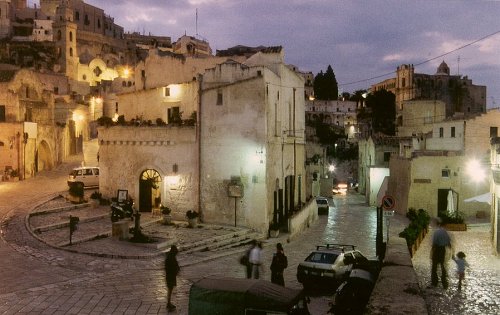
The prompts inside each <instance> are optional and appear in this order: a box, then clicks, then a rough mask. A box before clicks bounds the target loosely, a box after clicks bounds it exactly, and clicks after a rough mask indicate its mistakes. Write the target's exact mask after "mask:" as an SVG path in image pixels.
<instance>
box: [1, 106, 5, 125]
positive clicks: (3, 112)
mask: <svg viewBox="0 0 500 315" xmlns="http://www.w3.org/2000/svg"><path fill="white" fill-rule="evenodd" d="M0 121H5V105H0Z"/></svg>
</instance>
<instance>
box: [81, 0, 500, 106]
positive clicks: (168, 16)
mask: <svg viewBox="0 0 500 315" xmlns="http://www.w3.org/2000/svg"><path fill="white" fill-rule="evenodd" d="M85 2H87V3H90V4H92V5H95V6H97V7H100V8H103V9H104V10H105V12H106V14H109V15H111V16H113V17H114V18H115V22H116V23H117V24H119V25H121V26H123V27H124V28H125V31H128V32H132V31H137V32H140V33H143V32H145V33H146V34H148V33H151V34H153V35H163V36H170V37H171V38H172V41H175V40H177V39H178V38H179V37H180V36H182V35H184V34H185V33H186V34H187V35H196V34H198V35H199V36H201V37H202V38H204V39H206V40H208V42H209V43H210V46H211V47H212V50H213V51H214V52H215V50H216V49H226V48H229V47H232V46H235V45H247V46H259V45H266V46H274V45H281V46H283V47H284V49H285V62H287V63H290V64H294V65H296V66H298V67H299V68H300V69H301V70H303V71H312V72H313V73H314V74H316V73H318V72H319V71H321V70H323V71H325V70H326V68H327V66H328V65H331V66H332V68H333V70H334V72H335V75H336V78H337V81H338V82H339V84H340V88H341V90H342V91H345V92H353V91H355V90H358V89H364V88H368V87H369V86H370V85H371V84H373V83H376V82H378V81H381V80H384V79H387V78H390V77H393V76H394V71H395V70H396V67H397V66H398V65H401V64H414V65H416V67H415V68H416V72H418V73H427V74H434V73H435V71H436V68H437V66H438V65H439V64H440V63H441V62H442V61H443V60H444V61H445V62H446V63H447V64H448V66H449V67H450V71H451V74H461V75H467V76H468V77H469V78H470V79H472V81H473V83H474V84H477V85H486V86H487V105H488V107H500V18H499V16H500V1H482V0H453V1H452V0H418V1H407V0H342V1H341V0H308V1H304V0H85ZM196 11H197V12H198V23H196ZM497 32H498V33H497ZM491 34H494V35H492V36H489V37H487V36H488V35H491ZM483 37H487V38H485V39H483V40H480V41H478V42H476V43H473V42H475V41H477V40H479V39H481V38H483ZM470 43H472V44H470ZM468 44H470V45H468ZM464 45H467V46H466V47H465V48H462V49H459V50H457V51H455V52H452V53H450V54H448V55H446V56H442V57H439V56H441V55H443V54H445V53H447V52H451V51H453V50H455V49H457V48H460V47H462V46H464ZM433 58H435V59H434V60H431V61H429V62H426V61H428V60H430V59H433ZM375 77H377V78H376V79H371V78H375ZM353 82H356V83H353ZM351 83H352V84H351Z"/></svg>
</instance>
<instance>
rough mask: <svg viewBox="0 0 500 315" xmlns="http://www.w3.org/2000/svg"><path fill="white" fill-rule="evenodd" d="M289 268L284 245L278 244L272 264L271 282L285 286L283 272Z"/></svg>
mask: <svg viewBox="0 0 500 315" xmlns="http://www.w3.org/2000/svg"><path fill="white" fill-rule="evenodd" d="M286 267H288V259H287V258H286V256H285V252H284V251H283V245H281V243H278V244H276V253H274V255H273V261H272V263H271V282H272V283H276V284H279V285H282V286H285V278H284V277H283V271H284V270H285V268H286Z"/></svg>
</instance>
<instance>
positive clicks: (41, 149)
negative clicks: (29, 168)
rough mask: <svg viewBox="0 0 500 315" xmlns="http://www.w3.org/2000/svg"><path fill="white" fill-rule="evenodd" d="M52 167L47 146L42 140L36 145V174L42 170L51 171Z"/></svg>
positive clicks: (50, 155)
mask: <svg viewBox="0 0 500 315" xmlns="http://www.w3.org/2000/svg"><path fill="white" fill-rule="evenodd" d="M53 167H54V162H53V161H52V154H51V150H50V147H49V144H48V143H47V142H46V141H45V140H42V141H41V142H40V144H39V145H38V150H37V151H36V152H35V166H34V169H35V171H36V172H40V171H43V170H51V169H52V168H53Z"/></svg>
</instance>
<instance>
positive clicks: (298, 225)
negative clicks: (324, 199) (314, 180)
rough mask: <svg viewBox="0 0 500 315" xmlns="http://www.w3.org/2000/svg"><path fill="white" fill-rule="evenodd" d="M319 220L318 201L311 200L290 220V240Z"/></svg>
mask: <svg viewBox="0 0 500 315" xmlns="http://www.w3.org/2000/svg"><path fill="white" fill-rule="evenodd" d="M316 220H318V205H317V204H316V199H314V198H313V199H311V200H309V202H307V203H306V205H305V207H303V208H302V209H301V210H300V211H299V212H297V213H295V214H294V215H293V216H292V217H291V218H290V220H289V227H288V228H289V231H288V233H289V235H290V239H292V238H294V237H295V236H296V235H297V234H299V233H300V232H302V231H304V230H306V229H307V228H308V227H309V226H310V225H311V224H312V223H313V222H315V221H316Z"/></svg>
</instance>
